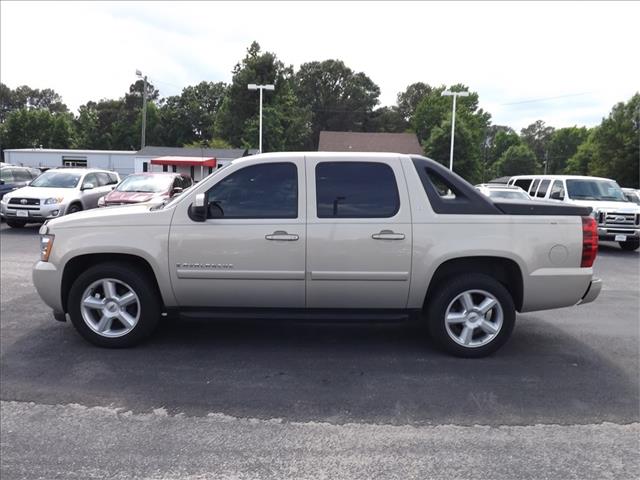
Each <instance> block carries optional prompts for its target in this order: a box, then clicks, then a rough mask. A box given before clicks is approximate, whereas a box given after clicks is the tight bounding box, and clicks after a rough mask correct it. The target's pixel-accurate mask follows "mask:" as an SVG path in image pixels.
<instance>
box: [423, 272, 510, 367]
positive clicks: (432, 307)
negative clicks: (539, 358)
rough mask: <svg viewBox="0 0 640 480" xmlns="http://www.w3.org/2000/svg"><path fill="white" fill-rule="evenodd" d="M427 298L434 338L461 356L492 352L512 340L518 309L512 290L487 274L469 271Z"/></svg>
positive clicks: (428, 315) (472, 356)
mask: <svg viewBox="0 0 640 480" xmlns="http://www.w3.org/2000/svg"><path fill="white" fill-rule="evenodd" d="M445 282H446V283H445V284H443V285H442V286H441V287H440V288H438V289H437V290H436V291H435V293H434V294H433V295H432V296H431V298H427V302H428V306H427V308H426V316H427V324H428V328H429V333H430V334H431V337H432V338H433V339H434V340H435V341H436V342H437V343H438V344H439V346H441V347H442V348H443V349H444V350H446V351H448V352H449V353H451V354H453V355H456V356H458V357H466V358H478V357H484V356H487V355H490V354H492V353H493V352H495V351H496V350H498V349H499V348H500V347H501V346H502V345H504V343H505V342H506V341H507V340H508V339H509V337H510V336H511V333H512V332H513V327H514V325H515V318H516V309H515V305H514V303H513V299H512V298H511V294H510V293H509V291H508V290H507V289H506V288H505V287H504V286H503V285H502V284H501V283H500V282H498V281H497V280H495V279H493V278H492V277H490V276H488V275H483V274H476V273H472V274H468V275H464V276H462V275H461V276H456V277H453V278H450V279H447V280H446V281H445Z"/></svg>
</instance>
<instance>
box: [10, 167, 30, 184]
mask: <svg viewBox="0 0 640 480" xmlns="http://www.w3.org/2000/svg"><path fill="white" fill-rule="evenodd" d="M13 178H14V180H15V181H16V182H30V181H31V180H33V179H32V178H31V175H30V174H29V171H28V170H27V169H26V168H14V169H13Z"/></svg>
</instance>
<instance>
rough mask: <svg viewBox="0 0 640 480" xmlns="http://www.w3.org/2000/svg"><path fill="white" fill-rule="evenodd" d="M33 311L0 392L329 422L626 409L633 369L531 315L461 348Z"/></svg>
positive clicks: (372, 333) (312, 330)
mask: <svg viewBox="0 0 640 480" xmlns="http://www.w3.org/2000/svg"><path fill="white" fill-rule="evenodd" d="M9 303H13V302H9ZM43 308H44V307H43ZM11 310H13V311H14V312H17V311H18V310H19V308H18V307H17V306H16V307H15V308H13V309H11ZM41 311H42V309H38V311H37V312H34V314H33V317H35V318H31V319H29V318H26V317H25V318H24V319H21V320H20V321H29V322H32V324H33V325H34V326H33V327H30V331H29V332H27V333H26V334H22V335H21V336H19V338H17V339H16V340H15V341H13V342H12V343H11V344H9V345H6V344H7V343H9V342H10V340H7V339H6V338H5V339H3V344H4V348H3V351H2V386H1V394H2V399H3V400H19V401H34V402H39V403H48V404H59V403H60V404H66V403H79V404H82V405H87V406H95V405H100V406H114V407H118V408H123V409H125V410H133V411H147V412H148V411H150V410H151V409H157V408H165V409H166V410H167V411H168V412H169V413H173V414H177V413H184V414H187V415H206V414H209V413H223V414H226V415H232V416H237V417H251V418H263V419H271V418H279V419H283V420H284V421H326V422H331V423H347V422H368V423H384V424H413V425H421V424H534V423H559V424H574V423H597V422H602V421H611V422H618V423H623V422H629V421H638V412H637V405H638V399H639V397H638V386H637V382H636V381H635V380H634V376H631V375H627V374H626V373H625V372H624V370H623V369H622V368H620V367H618V366H616V365H614V364H613V363H611V362H610V361H608V360H607V359H606V358H605V357H604V355H602V354H600V353H599V352H598V351H596V350H594V349H593V348H591V347H589V346H588V345H586V344H585V343H583V342H581V341H579V340H578V339H576V338H575V337H573V336H571V335H569V334H567V333H566V332H564V331H563V330H561V329H560V328H558V327H555V326H554V325H552V324H550V323H548V322H545V321H542V320H539V319H537V318H535V317H534V316H531V315H525V316H521V317H519V323H518V325H517V327H516V331H515V333H514V336H513V337H512V339H511V341H510V342H508V343H507V345H506V346H505V347H504V348H503V349H502V350H501V351H500V352H498V353H497V354H496V355H494V356H492V357H489V358H484V359H477V360H464V359H458V358H453V357H450V356H447V355H445V354H443V353H441V352H440V351H438V350H436V349H435V347H434V346H433V345H432V344H431V343H430V341H429V340H428V339H426V338H425V334H424V333H423V332H422V331H421V330H420V329H418V328H417V327H415V326H409V325H375V324H361V325H335V324H324V325H317V324H303V323H295V322H280V321H275V322H266V321H261V322H247V321H233V322H231V321H203V320H197V321H195V320H189V321H183V320H181V321H177V320H173V321H165V322H164V323H163V325H162V326H161V327H160V329H159V331H158V332H157V334H156V336H154V337H153V338H152V339H151V340H150V341H148V342H147V343H145V344H144V345H142V346H140V347H137V348H133V349H125V350H106V349H100V348H97V347H93V346H91V345H89V344H87V343H85V342H84V341H83V340H82V339H81V338H80V337H79V336H78V335H77V334H76V333H75V331H74V330H73V328H72V326H71V325H69V324H59V323H57V322H53V321H52V320H50V317H48V315H46V314H44V313H40V312H41ZM5 313H6V312H5Z"/></svg>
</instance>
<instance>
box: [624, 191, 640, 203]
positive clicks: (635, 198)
mask: <svg viewBox="0 0 640 480" xmlns="http://www.w3.org/2000/svg"><path fill="white" fill-rule="evenodd" d="M622 191H623V192H624V196H625V197H627V200H629V201H630V202H633V203H635V204H636V205H640V190H637V189H635V188H623V189H622Z"/></svg>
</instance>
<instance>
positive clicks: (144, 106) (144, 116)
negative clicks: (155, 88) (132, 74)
mask: <svg viewBox="0 0 640 480" xmlns="http://www.w3.org/2000/svg"><path fill="white" fill-rule="evenodd" d="M136 75H137V76H138V77H139V78H142V79H143V80H144V88H143V90H142V134H141V138H140V150H142V149H143V148H144V144H145V136H146V131H147V76H146V75H145V76H144V77H143V76H142V72H141V71H140V70H136Z"/></svg>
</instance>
